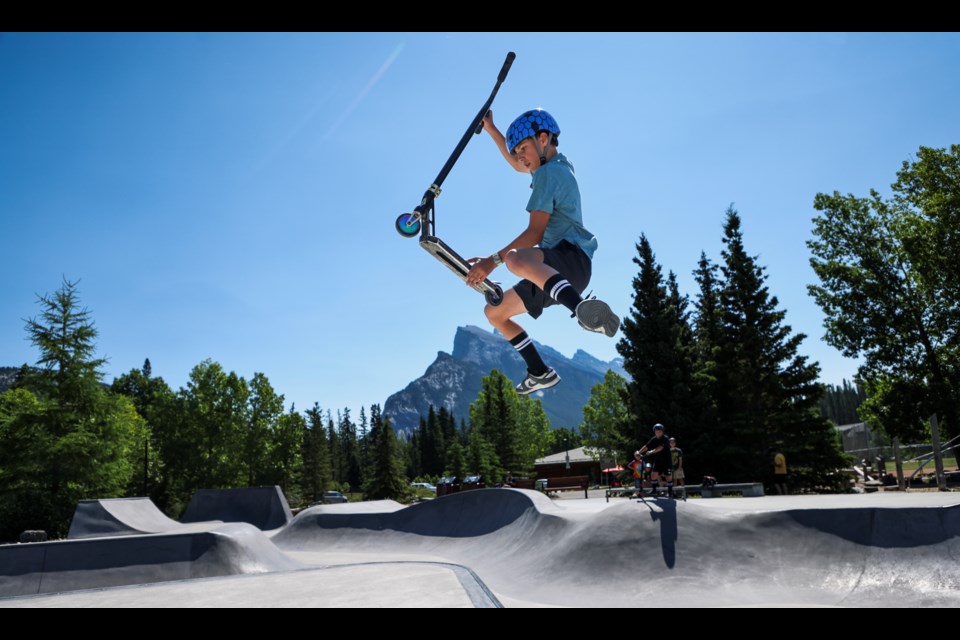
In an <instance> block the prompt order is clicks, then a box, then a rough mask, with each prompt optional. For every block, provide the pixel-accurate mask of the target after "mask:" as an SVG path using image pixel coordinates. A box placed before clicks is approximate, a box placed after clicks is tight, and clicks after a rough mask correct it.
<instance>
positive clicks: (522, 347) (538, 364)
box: [510, 331, 547, 376]
mask: <svg viewBox="0 0 960 640" xmlns="http://www.w3.org/2000/svg"><path fill="white" fill-rule="evenodd" d="M510 344H512V345H513V348H514V349H516V350H517V353H519V354H520V357H521V358H523V361H524V362H526V363H527V371H529V372H530V374H531V375H535V376H542V375H543V374H545V373H546V372H547V365H546V364H544V362H543V358H541V357H540V354H539V353H538V352H537V348H536V347H535V346H533V340H531V339H530V336H528V335H527V332H526V331H524V332H522V333H521V334H520V335H518V336H517V337H516V338H513V339H512V340H510Z"/></svg>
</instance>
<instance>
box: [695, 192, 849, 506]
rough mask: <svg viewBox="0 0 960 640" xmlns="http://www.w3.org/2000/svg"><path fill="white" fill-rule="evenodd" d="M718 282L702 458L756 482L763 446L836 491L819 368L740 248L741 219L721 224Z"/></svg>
mask: <svg viewBox="0 0 960 640" xmlns="http://www.w3.org/2000/svg"><path fill="white" fill-rule="evenodd" d="M723 242H724V245H725V248H724V250H723V259H724V264H723V265H722V267H721V272H722V274H723V280H722V282H721V283H720V284H721V287H720V302H721V310H722V335H723V337H722V341H721V344H720V345H719V350H718V375H717V380H718V384H717V387H716V391H717V395H716V396H715V399H716V404H717V410H718V419H719V424H720V425H722V427H723V430H722V431H721V432H720V434H719V435H721V436H722V437H724V441H721V442H714V443H713V444H712V449H711V450H710V451H709V452H704V456H705V457H712V461H711V463H712V465H711V466H712V468H713V469H714V470H715V471H716V473H715V474H712V475H717V476H718V477H721V476H722V479H724V480H727V479H729V480H730V481H755V480H756V479H757V478H758V477H763V476H765V475H767V474H768V473H769V461H768V456H767V450H768V449H769V448H775V449H779V450H781V451H782V452H783V453H784V454H785V455H786V457H787V460H788V465H789V468H790V476H791V483H792V484H794V485H796V484H799V485H801V486H807V487H811V488H813V487H817V488H823V489H838V488H839V479H838V477H837V475H836V474H835V473H834V472H835V471H836V469H838V468H840V467H842V466H844V463H845V460H844V458H843V456H842V453H841V452H840V450H839V446H838V441H837V437H836V432H835V431H834V429H833V428H832V427H831V426H830V423H829V422H827V420H825V419H824V418H823V417H821V416H820V415H819V413H818V412H817V410H816V408H817V403H818V401H819V398H820V395H821V392H822V389H821V387H820V385H819V384H818V383H817V377H818V374H819V367H818V365H817V364H816V363H812V364H810V363H808V362H807V358H806V357H805V356H800V355H798V350H799V347H800V344H801V342H802V341H803V339H804V338H805V337H806V336H804V335H803V334H799V333H798V334H793V332H792V329H791V328H790V327H789V326H788V325H785V324H784V323H783V321H784V318H785V316H786V312H785V311H782V310H779V309H777V306H778V304H779V301H778V300H777V298H776V296H772V295H770V292H769V290H768V288H767V286H766V284H765V282H766V279H767V276H766V274H765V272H764V271H765V270H764V268H763V267H761V266H759V265H758V264H757V263H756V259H755V258H753V257H751V256H749V255H748V254H747V252H746V250H745V248H744V244H743V233H742V231H741V230H740V217H739V215H738V214H737V212H736V211H735V210H734V209H733V208H732V207H731V208H730V209H728V210H727V218H726V222H725V224H724V241H723Z"/></svg>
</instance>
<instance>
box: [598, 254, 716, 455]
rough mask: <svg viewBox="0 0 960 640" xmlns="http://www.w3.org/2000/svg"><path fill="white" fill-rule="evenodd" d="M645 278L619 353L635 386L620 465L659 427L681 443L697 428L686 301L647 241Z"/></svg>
mask: <svg viewBox="0 0 960 640" xmlns="http://www.w3.org/2000/svg"><path fill="white" fill-rule="evenodd" d="M637 253H638V256H637V257H636V258H634V259H633V262H634V264H636V265H637V266H638V267H640V272H639V274H638V275H637V277H635V278H634V280H633V289H634V297H633V308H632V310H631V313H630V316H629V317H627V318H625V319H624V322H623V337H622V338H621V340H620V342H619V343H618V344H617V350H618V351H619V352H620V355H622V356H623V358H624V363H623V366H624V369H626V370H627V372H628V373H629V374H630V376H631V378H632V380H631V382H630V383H629V384H628V385H627V392H626V398H625V400H626V405H627V411H628V414H629V416H630V421H629V422H628V423H626V424H625V425H624V427H623V429H622V433H621V436H622V442H623V443H624V445H623V446H624V448H623V450H622V451H621V456H620V459H622V460H625V459H632V452H633V451H634V450H635V449H637V448H638V447H640V446H641V445H643V444H646V442H647V441H648V440H649V439H650V438H651V437H652V435H653V433H652V431H651V428H652V426H653V425H654V424H656V423H662V424H665V425H666V427H667V432H668V433H669V434H671V435H674V434H677V435H679V436H681V437H683V436H686V435H689V434H692V433H693V432H694V431H695V430H696V428H697V423H696V420H695V418H696V416H697V412H696V410H695V407H694V397H695V394H694V390H693V382H692V379H693V371H692V351H691V349H692V345H691V332H690V328H689V325H687V320H686V299H685V298H683V297H682V296H680V294H679V291H678V290H677V287H676V279H675V277H674V276H673V274H672V273H671V274H670V276H669V278H668V284H669V287H668V286H667V285H665V284H664V281H663V274H662V271H661V268H660V265H659V264H657V262H656V258H655V257H654V254H653V250H652V249H651V247H650V243H649V241H648V240H647V238H646V236H644V235H641V236H640V242H639V243H638V244H637Z"/></svg>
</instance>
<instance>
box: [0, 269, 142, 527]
mask: <svg viewBox="0 0 960 640" xmlns="http://www.w3.org/2000/svg"><path fill="white" fill-rule="evenodd" d="M38 302H39V304H40V305H41V308H42V311H41V314H40V316H39V317H38V318H34V319H31V320H28V321H27V324H26V329H27V332H28V334H29V335H30V340H31V342H32V344H33V345H34V346H35V347H37V348H38V350H39V351H40V358H39V360H38V368H35V369H30V370H27V371H25V372H24V375H23V378H22V380H21V381H20V383H19V386H18V388H17V389H13V390H11V391H8V392H6V393H5V394H3V396H2V398H3V401H2V403H0V539H10V538H11V537H12V536H15V535H17V534H19V532H20V531H23V530H24V529H29V528H39V529H45V530H47V531H48V532H49V533H51V534H52V535H53V536H62V535H64V534H66V531H67V528H68V526H69V524H70V517H71V516H72V514H73V510H74V508H75V507H76V503H77V501H78V500H81V499H85V498H105V497H118V496H121V495H123V493H124V491H125V489H126V488H127V486H128V485H129V484H130V482H131V480H132V478H133V476H134V474H135V472H136V471H135V470H136V468H137V462H138V461H140V460H142V458H141V455H142V451H143V448H144V446H145V443H146V441H147V439H148V432H147V428H146V425H145V423H144V421H143V419H142V418H141V417H140V416H139V415H137V412H136V409H135V408H134V406H133V404H132V403H131V402H130V401H129V400H128V399H127V398H124V397H122V396H118V395H115V394H112V393H110V392H108V391H106V390H105V389H103V387H102V386H101V385H100V380H101V379H102V374H101V373H100V371H99V368H100V366H102V365H103V364H104V360H103V359H100V358H96V357H95V351H96V344H95V339H96V337H97V330H96V328H95V327H94V325H93V321H92V319H91V314H90V312H89V311H88V310H87V309H83V308H81V307H80V302H79V296H78V292H77V286H76V283H75V282H70V281H66V280H65V281H64V283H63V285H62V286H61V288H60V289H59V290H57V291H56V292H55V293H54V294H53V295H45V296H39V297H38Z"/></svg>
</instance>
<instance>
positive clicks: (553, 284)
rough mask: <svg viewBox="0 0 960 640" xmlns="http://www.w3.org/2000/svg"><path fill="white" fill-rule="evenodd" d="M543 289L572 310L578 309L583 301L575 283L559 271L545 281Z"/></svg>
mask: <svg viewBox="0 0 960 640" xmlns="http://www.w3.org/2000/svg"><path fill="white" fill-rule="evenodd" d="M543 290H544V292H546V294H547V295H548V296H550V297H551V298H553V299H554V300H556V301H557V302H559V303H560V304H562V305H563V306H565V307H566V308H567V309H570V311H576V310H577V305H578V304H580V303H581V302H582V301H583V298H581V297H580V294H579V293H577V290H576V289H574V288H573V285H572V284H570V282H569V281H568V280H567V279H566V278H564V277H563V276H562V275H560V274H559V273H558V274H557V275H555V276H552V277H551V278H550V279H549V280H547V281H546V282H545V283H544V285H543Z"/></svg>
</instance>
